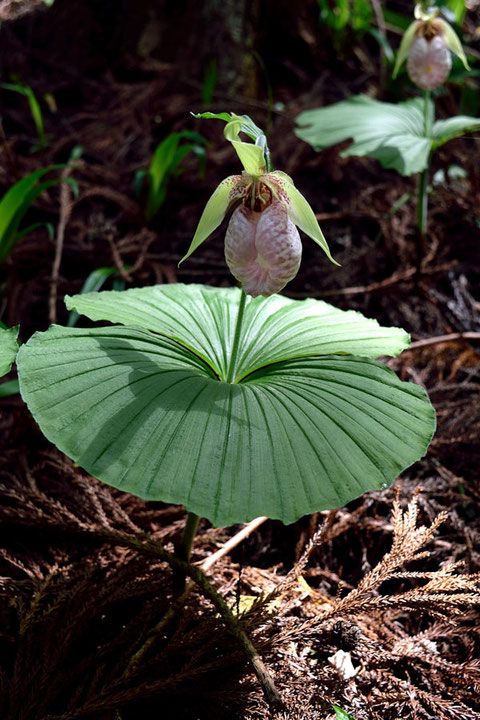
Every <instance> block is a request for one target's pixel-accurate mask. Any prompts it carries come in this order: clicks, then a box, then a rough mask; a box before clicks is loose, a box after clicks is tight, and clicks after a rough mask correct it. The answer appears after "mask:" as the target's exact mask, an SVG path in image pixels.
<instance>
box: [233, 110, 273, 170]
mask: <svg viewBox="0 0 480 720" xmlns="http://www.w3.org/2000/svg"><path fill="white" fill-rule="evenodd" d="M241 131H242V121H241V120H240V119H239V120H232V121H231V122H229V123H227V125H225V130H224V133H225V138H226V139H227V140H228V141H229V142H231V143H232V145H233V147H234V148H235V151H236V153H237V155H238V157H239V158H240V162H241V163H242V165H243V167H244V168H245V170H246V172H247V173H248V174H249V175H252V176H253V177H259V176H260V175H263V174H264V172H265V158H264V155H263V148H262V147H260V146H259V145H253V144H252V143H246V142H242V141H241V140H239V139H238V136H239V133H240V132H241Z"/></svg>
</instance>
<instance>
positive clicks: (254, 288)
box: [225, 202, 302, 297]
mask: <svg viewBox="0 0 480 720" xmlns="http://www.w3.org/2000/svg"><path fill="white" fill-rule="evenodd" d="M225 259H226V261H227V265H228V267H229V269H230V272H231V273H232V275H234V276H235V277H236V278H237V280H238V281H239V282H240V283H241V284H242V286H243V289H244V290H245V292H246V293H247V295H252V296H253V297H257V296H258V295H264V296H265V297H268V296H269V295H273V294H274V293H277V292H279V291H280V290H281V289H282V288H283V287H285V285H286V284H287V283H288V282H289V281H290V280H292V279H293V278H294V277H295V275H296V274H297V272H298V269H299V267H300V261H301V259H302V243H301V240H300V235H299V234H298V230H297V228H296V227H295V225H294V224H293V222H292V221H291V220H290V218H289V217H288V213H287V210H286V208H285V207H284V206H283V205H282V204H281V203H279V202H273V203H272V204H271V205H269V206H268V207H267V208H266V209H265V210H263V211H262V212H255V211H253V210H250V208H248V207H247V206H245V205H241V206H240V207H238V208H237V209H236V210H235V212H234V213H233V215H232V217H231V219H230V222H229V224H228V228H227V232H226V234H225Z"/></svg>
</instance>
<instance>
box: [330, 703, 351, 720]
mask: <svg viewBox="0 0 480 720" xmlns="http://www.w3.org/2000/svg"><path fill="white" fill-rule="evenodd" d="M333 709H334V710H335V717H336V719H337V720H355V718H354V717H353V715H350V714H349V713H347V712H345V710H342V708H339V707H338V706H337V705H333Z"/></svg>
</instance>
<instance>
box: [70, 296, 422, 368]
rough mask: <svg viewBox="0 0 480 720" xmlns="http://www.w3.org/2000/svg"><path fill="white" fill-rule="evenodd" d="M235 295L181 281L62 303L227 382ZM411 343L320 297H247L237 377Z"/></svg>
mask: <svg viewBox="0 0 480 720" xmlns="http://www.w3.org/2000/svg"><path fill="white" fill-rule="evenodd" d="M240 294H241V291H240V290H239V289H238V288H213V287H209V286H207V285H183V284H180V283H179V284H172V285H157V286H154V287H146V288H140V289H133V290H126V291H123V292H115V291H106V292H100V293H87V294H83V295H75V296H74V297H68V296H67V297H66V299H65V302H66V304H67V307H68V309H69V310H73V309H75V310H76V311H77V312H79V313H81V314H83V315H86V316H87V317H88V318H90V319H91V320H108V321H109V322H112V323H122V324H125V325H138V326H139V327H142V328H144V329H146V330H152V331H153V332H156V333H160V334H162V335H165V336H167V337H170V338H172V339H173V340H176V341H177V342H179V343H181V344H182V345H184V346H185V347H187V348H189V349H190V350H192V351H193V352H194V353H196V354H197V355H198V356H199V357H201V358H202V359H204V360H205V362H207V363H208V364H209V365H210V366H211V367H212V368H213V370H214V371H215V373H216V374H217V375H218V376H219V377H220V378H221V379H224V378H226V376H227V368H228V363H229V358H230V351H231V348H232V344H233V337H234V332H235V322H236V319H237V313H238V303H239V300H240ZM409 342H410V338H409V336H408V334H407V333H406V332H405V331H404V330H401V329H399V328H388V327H381V326H380V325H379V324H378V322H377V321H376V320H369V319H367V318H365V317H364V316H363V315H361V314H360V313H358V312H355V311H353V310H348V311H343V310H338V309H337V308H334V307H333V306H332V305H328V304H327V303H324V302H321V301H319V300H312V299H308V300H291V299H289V298H285V297H282V296H280V295H272V296H271V297H269V298H250V297H249V298H248V299H247V306H246V310H245V316H244V320H243V325H242V334H241V338H240V353H239V357H238V361H237V366H236V372H235V378H236V379H237V380H238V379H240V378H242V377H244V376H245V375H246V374H247V373H250V372H252V371H253V370H255V369H257V368H259V367H263V366H265V365H268V364H269V363H273V362H278V361H280V360H288V359H290V358H296V357H304V356H311V355H330V354H332V353H348V354H355V355H362V356H365V357H370V358H376V357H380V356H381V355H389V356H395V355H398V354H399V353H400V352H401V351H402V350H404V349H405V348H406V347H408V345H409Z"/></svg>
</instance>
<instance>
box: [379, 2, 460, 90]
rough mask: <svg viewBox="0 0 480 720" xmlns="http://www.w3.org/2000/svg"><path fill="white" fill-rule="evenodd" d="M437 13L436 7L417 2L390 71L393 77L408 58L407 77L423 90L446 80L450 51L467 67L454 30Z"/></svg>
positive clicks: (450, 65) (450, 62)
mask: <svg viewBox="0 0 480 720" xmlns="http://www.w3.org/2000/svg"><path fill="white" fill-rule="evenodd" d="M437 15H438V8H434V9H433V10H431V11H428V12H425V11H424V10H423V9H422V8H421V6H420V5H417V6H416V7H415V17H416V20H415V22H414V23H412V24H411V25H410V27H409V28H407V30H406V32H405V35H404V36H403V38H402V42H401V43H400V48H399V51H398V55H397V60H396V63H395V69H394V71H393V77H395V76H396V75H397V73H398V71H399V69H400V66H401V65H402V63H403V62H404V60H407V72H408V75H409V77H410V79H411V80H412V82H414V83H415V85H417V86H418V87H420V88H422V89H423V90H433V89H434V88H436V87H438V86H439V85H442V83H444V82H445V80H446V79H447V77H448V75H449V74H450V69H451V67H452V58H451V55H450V51H451V52H453V53H454V54H455V55H458V57H459V58H460V60H461V61H462V63H463V64H464V66H465V68H466V69H467V70H469V69H470V68H469V66H468V62H467V58H466V56H465V53H464V51H463V48H462V45H461V43H460V40H459V39H458V36H457V34H456V33H455V31H454V30H453V28H452V27H450V25H449V24H448V23H446V22H445V21H444V20H441V19H440V18H438V17H437Z"/></svg>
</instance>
